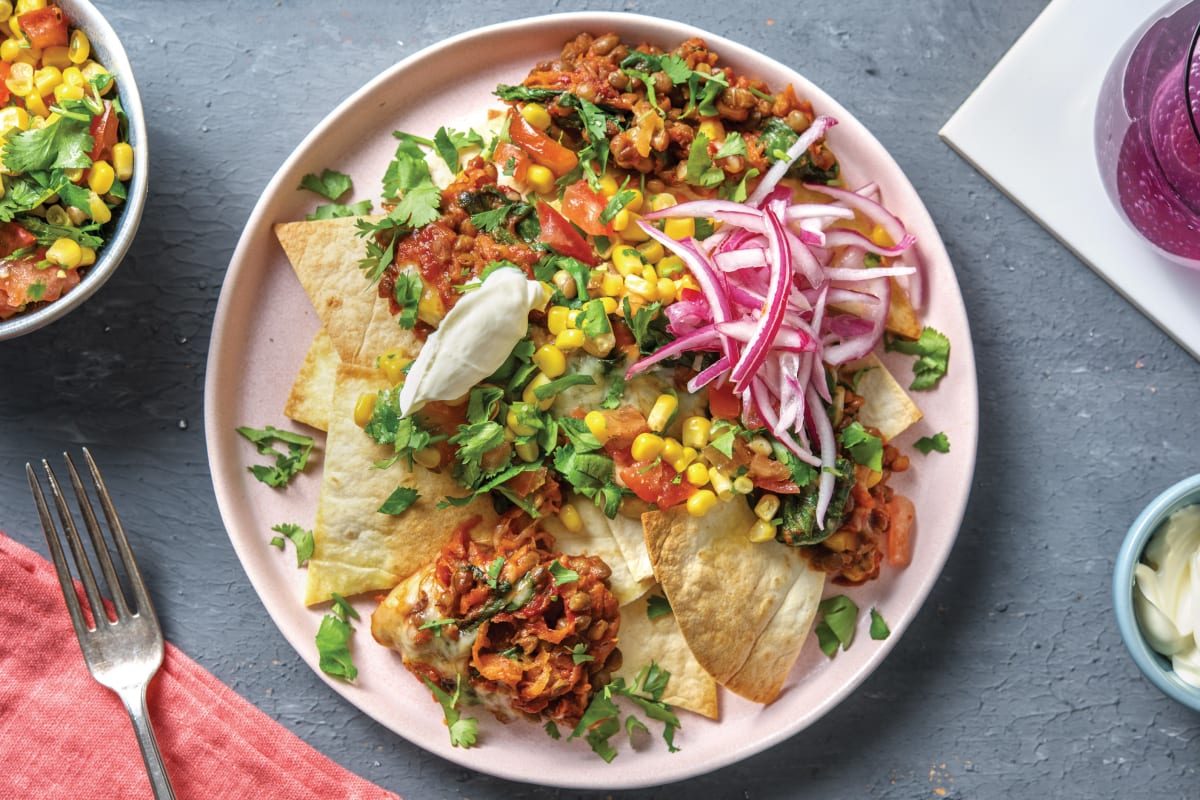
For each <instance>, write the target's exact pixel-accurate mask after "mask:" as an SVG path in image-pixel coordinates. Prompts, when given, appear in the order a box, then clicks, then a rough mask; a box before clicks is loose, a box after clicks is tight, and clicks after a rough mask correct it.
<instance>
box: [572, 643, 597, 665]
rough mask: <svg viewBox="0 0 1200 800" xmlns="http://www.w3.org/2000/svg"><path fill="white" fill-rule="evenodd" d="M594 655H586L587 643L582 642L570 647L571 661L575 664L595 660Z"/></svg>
mask: <svg viewBox="0 0 1200 800" xmlns="http://www.w3.org/2000/svg"><path fill="white" fill-rule="evenodd" d="M595 660H596V657H595V656H593V655H588V651H587V645H586V644H584V643H583V642H580V643H579V644H577V645H575V646H574V647H572V648H571V661H573V662H574V663H576V664H586V663H587V662H589V661H595Z"/></svg>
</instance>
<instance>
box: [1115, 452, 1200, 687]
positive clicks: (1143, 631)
mask: <svg viewBox="0 0 1200 800" xmlns="http://www.w3.org/2000/svg"><path fill="white" fill-rule="evenodd" d="M1113 607H1114V609H1115V611H1116V615H1117V627H1118V628H1119V629H1120V631H1121V638H1122V639H1123V640H1124V642H1125V646H1126V648H1128V650H1129V653H1130V655H1131V656H1132V657H1133V661H1134V663H1135V664H1137V666H1138V668H1139V669H1140V670H1141V671H1142V673H1143V674H1144V675H1145V676H1146V677H1147V678H1149V679H1150V682H1151V683H1153V684H1154V685H1155V686H1157V687H1158V688H1159V689H1160V690H1162V692H1163V693H1164V694H1166V695H1167V696H1168V697H1171V698H1173V699H1174V700H1177V701H1178V702H1180V703H1183V704H1184V705H1185V706H1188V707H1189V708H1192V709H1194V710H1196V711H1200V640H1198V637H1200V475H1193V476H1192V477H1190V478H1187V479H1185V480H1182V481H1180V482H1179V483H1177V484H1175V485H1174V486H1172V487H1170V488H1169V489H1167V490H1166V491H1164V492H1163V493H1162V494H1160V495H1159V496H1158V497H1156V498H1155V499H1154V500H1153V501H1152V502H1151V503H1150V504H1149V505H1148V506H1146V508H1145V510H1143V511H1142V513H1141V514H1139V515H1138V517H1137V519H1136V520H1134V522H1133V525H1131V526H1130V528H1129V533H1128V534H1126V536H1125V541H1124V542H1123V543H1122V545H1121V550H1120V552H1119V553H1118V555H1117V564H1116V567H1115V569H1114V571H1113Z"/></svg>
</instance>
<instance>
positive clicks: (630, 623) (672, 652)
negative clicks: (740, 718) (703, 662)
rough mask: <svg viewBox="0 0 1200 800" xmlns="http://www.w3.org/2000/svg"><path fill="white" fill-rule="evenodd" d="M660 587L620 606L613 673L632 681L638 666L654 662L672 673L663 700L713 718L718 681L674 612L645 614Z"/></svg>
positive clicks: (715, 713)
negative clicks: (617, 666) (618, 659)
mask: <svg viewBox="0 0 1200 800" xmlns="http://www.w3.org/2000/svg"><path fill="white" fill-rule="evenodd" d="M661 591H662V590H661V589H660V588H658V587H657V586H654V587H651V589H650V591H648V592H646V593H645V594H644V595H642V596H641V597H640V598H638V599H637V600H636V601H635V602H633V603H630V604H628V605H623V606H621V634H620V637H619V641H618V644H619V645H620V648H621V668H620V669H619V670H617V671H616V672H614V673H613V674H614V675H615V676H619V677H624V678H625V681H626V682H627V683H632V682H633V681H634V679H635V678H636V677H637V673H638V670H640V669H642V667H645V666H647V665H649V664H650V663H651V662H653V663H655V664H657V665H658V666H660V667H662V668H663V669H665V670H666V671H667V672H669V673H671V677H670V679H669V680H668V681H667V688H666V691H664V692H663V697H662V699H663V702H665V703H667V704H668V705H670V706H673V707H675V708H686V709H687V710H688V711H694V712H696V713H697V714H703V715H704V716H706V717H708V718H709V719H716V718H717V716H718V709H717V682H716V681H714V680H713V678H712V676H711V675H709V674H708V673H707V672H705V671H704V667H702V666H700V662H699V661H697V660H696V657H695V656H694V655H692V651H691V650H689V649H688V646H687V641H685V640H684V638H683V633H682V632H681V631H680V630H679V623H678V622H676V621H675V615H674V614H663V615H662V616H660V617H656V618H654V619H650V617H649V616H648V615H647V614H646V606H647V605H648V600H649V598H650V596H651V595H652V594H658V593H661Z"/></svg>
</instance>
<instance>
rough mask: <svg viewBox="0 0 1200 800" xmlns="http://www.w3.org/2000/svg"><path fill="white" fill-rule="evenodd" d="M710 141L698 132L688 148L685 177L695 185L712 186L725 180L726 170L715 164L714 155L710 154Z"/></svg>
mask: <svg viewBox="0 0 1200 800" xmlns="http://www.w3.org/2000/svg"><path fill="white" fill-rule="evenodd" d="M708 143H709V138H708V137H707V136H705V135H704V134H703V133H698V134H696V138H695V139H693V140H692V146H691V148H690V149H689V150H688V157H687V171H686V172H685V173H684V177H683V179H684V180H685V181H687V182H688V183H690V184H692V185H693V186H702V187H705V188H712V187H714V186H719V185H720V184H721V182H722V181H724V180H725V170H723V169H721V168H720V167H718V166H716V165H715V164H713V160H712V157H711V156H709V154H708Z"/></svg>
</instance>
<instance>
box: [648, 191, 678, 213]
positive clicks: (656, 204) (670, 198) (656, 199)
mask: <svg viewBox="0 0 1200 800" xmlns="http://www.w3.org/2000/svg"><path fill="white" fill-rule="evenodd" d="M678 203H679V201H678V200H676V199H675V197H674V195H670V194H667V193H666V192H663V193H661V194H655V195H651V196H650V210H651V211H662V210H663V209H664V208H670V207H671V206H673V205H678Z"/></svg>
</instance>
